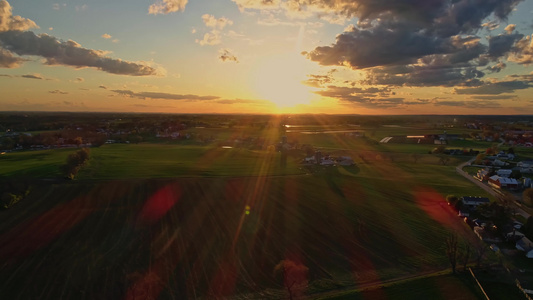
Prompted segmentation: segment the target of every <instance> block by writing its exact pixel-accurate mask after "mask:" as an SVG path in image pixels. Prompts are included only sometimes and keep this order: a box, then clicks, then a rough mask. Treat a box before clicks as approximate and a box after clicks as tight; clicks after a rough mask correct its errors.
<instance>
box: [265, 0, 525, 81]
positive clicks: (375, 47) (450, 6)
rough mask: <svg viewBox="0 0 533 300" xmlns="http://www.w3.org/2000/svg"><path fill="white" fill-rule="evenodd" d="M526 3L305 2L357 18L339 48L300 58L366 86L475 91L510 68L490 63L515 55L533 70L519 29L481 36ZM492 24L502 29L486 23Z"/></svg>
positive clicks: (493, 0) (496, 0) (437, 0)
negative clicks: (349, 74)
mask: <svg viewBox="0 0 533 300" xmlns="http://www.w3.org/2000/svg"><path fill="white" fill-rule="evenodd" d="M521 1H522V0H486V1H471V0H433V1H426V0H405V1H397V0H379V1H371V0H336V1H329V0H299V1H296V2H297V3H299V4H298V5H297V7H299V8H300V9H302V8H303V9H309V8H314V9H315V10H316V11H323V12H327V13H333V14H336V15H341V16H345V17H357V18H359V19H358V20H357V23H355V24H352V25H350V26H348V27H347V28H346V29H345V31H344V32H342V33H341V34H339V35H337V36H336V39H335V42H334V43H333V44H331V45H325V46H319V47H316V48H314V49H313V50H311V51H307V52H303V53H302V54H303V55H305V56H306V57H307V58H308V59H310V60H311V61H314V62H317V63H318V64H320V65H323V66H344V67H348V68H350V69H353V70H362V73H363V74H364V75H366V79H365V80H363V81H362V82H361V83H363V84H384V85H395V86H401V85H406V86H456V85H458V86H475V85H479V84H480V79H481V78H483V77H484V76H485V73H484V70H489V71H491V72H495V71H498V70H501V69H502V68H501V67H503V66H504V65H502V64H500V65H497V66H494V67H492V68H490V67H489V68H487V65H488V64H489V63H490V62H491V61H501V60H502V59H505V58H507V56H508V55H509V54H511V55H512V57H513V59H514V61H516V62H518V63H522V64H528V63H531V62H533V55H529V53H531V54H533V51H530V50H529V48H528V47H529V44H530V43H527V38H523V37H524V36H523V35H521V34H519V33H516V32H515V29H514V27H513V26H507V27H506V31H505V33H504V34H500V35H497V36H491V37H488V38H487V40H485V39H482V38H481V37H479V36H477V35H476V34H477V33H479V32H480V31H481V30H482V29H483V28H489V29H490V28H492V29H493V28H494V27H495V26H496V24H498V23H499V22H500V21H502V20H506V18H507V17H508V16H509V14H510V13H511V12H512V10H513V9H514V8H515V7H516V5H517V4H518V3H519V2H521ZM281 2H282V3H281V4H280V7H283V3H285V2H286V1H281ZM255 3H257V1H255ZM292 9H294V8H292ZM488 17H494V18H495V19H497V21H491V22H486V19H487V18H488ZM484 22H485V23H484ZM486 41H488V42H486ZM532 50H533V48H532ZM308 84H317V81H316V80H315V81H314V82H313V81H308Z"/></svg>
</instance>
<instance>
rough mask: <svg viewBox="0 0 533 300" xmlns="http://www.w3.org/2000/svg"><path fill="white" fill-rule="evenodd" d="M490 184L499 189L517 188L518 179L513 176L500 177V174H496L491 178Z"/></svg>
mask: <svg viewBox="0 0 533 300" xmlns="http://www.w3.org/2000/svg"><path fill="white" fill-rule="evenodd" d="M489 185H490V186H492V187H495V188H497V189H503V188H507V189H517V188H518V181H517V180H516V179H513V178H505V177H500V176H498V175H494V176H491V177H490V178H489Z"/></svg>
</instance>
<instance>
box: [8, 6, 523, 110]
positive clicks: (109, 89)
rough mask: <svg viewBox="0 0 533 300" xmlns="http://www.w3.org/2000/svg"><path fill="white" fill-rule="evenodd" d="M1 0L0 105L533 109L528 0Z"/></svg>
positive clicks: (58, 107) (43, 107) (33, 107)
mask: <svg viewBox="0 0 533 300" xmlns="http://www.w3.org/2000/svg"><path fill="white" fill-rule="evenodd" d="M56 1H57V0H52V1H48V0H39V1H33V0H16V1H15V0H10V1H6V0H0V111H92V112H107V111H112V112H163V113H261V114H266V113H327V114H376V115H398V114H520V115H523V114H533V65H532V64H533V0H114V1H108V0H91V1H84V0H64V1H60V2H56Z"/></svg>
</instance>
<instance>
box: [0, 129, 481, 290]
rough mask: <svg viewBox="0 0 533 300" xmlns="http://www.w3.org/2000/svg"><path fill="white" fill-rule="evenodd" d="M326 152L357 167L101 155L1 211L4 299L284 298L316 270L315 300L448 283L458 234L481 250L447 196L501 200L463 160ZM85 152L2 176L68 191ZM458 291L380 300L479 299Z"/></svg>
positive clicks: (210, 151)
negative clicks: (450, 251)
mask: <svg viewBox="0 0 533 300" xmlns="http://www.w3.org/2000/svg"><path fill="white" fill-rule="evenodd" d="M314 139H315V140H316V144H320V145H324V147H326V146H328V145H329V146H331V147H330V148H331V149H330V150H327V151H331V153H332V154H346V155H351V156H352V157H353V158H354V159H355V161H356V166H355V167H337V168H325V167H317V168H314V169H312V172H311V174H310V172H309V169H307V168H303V167H302V166H300V165H298V164H297V159H296V157H289V159H288V163H287V167H285V168H283V167H281V165H280V157H279V155H280V154H268V153H266V152H265V151H251V150H247V149H223V148H221V147H208V146H200V145H173V144H168V145H165V144H150V143H144V144H138V145H134V144H114V145H104V146H102V147H100V148H92V149H91V158H90V160H89V163H88V165H86V166H85V167H83V168H82V170H81V171H80V173H79V174H78V180H75V181H72V182H64V183H62V184H46V183H43V182H39V181H36V182H35V183H34V184H33V186H32V189H31V191H32V192H31V193H30V195H29V196H28V197H27V198H26V199H24V200H23V201H21V202H19V203H18V204H17V205H16V206H14V207H13V208H11V209H10V210H5V211H0V219H1V220H2V222H0V244H2V245H3V246H2V247H0V257H1V258H3V262H2V264H0V291H2V295H6V297H8V299H37V298H38V299H58V298H73V299H117V298H127V299H133V298H147V299H152V298H154V299H155V298H158V297H159V298H161V299H184V298H201V297H205V298H217V297H218V298H221V297H231V296H234V297H235V298H239V297H241V298H242V297H244V298H251V299H280V298H285V297H286V296H287V295H286V292H285V290H284V289H283V285H282V283H283V279H281V278H280V275H279V274H276V272H275V267H276V265H278V264H279V263H280V262H281V261H283V260H290V261H292V262H294V263H296V264H298V265H301V266H305V267H306V268H307V270H308V271H307V272H306V273H305V277H304V278H300V280H302V281H305V282H308V283H309V285H308V288H307V289H304V290H302V291H300V292H301V293H302V294H304V295H307V296H309V297H311V298H313V295H318V294H320V293H323V292H326V291H329V290H332V289H338V288H343V289H354V288H357V287H360V286H365V285H366V284H371V283H372V284H375V283H378V284H379V283H380V282H387V281H389V280H394V279H395V278H401V277H403V276H410V275H412V274H416V273H426V272H433V271H441V270H445V269H447V268H448V267H449V263H448V261H447V258H446V255H445V249H444V248H445V239H446V237H448V236H449V234H450V232H457V233H458V235H459V236H460V239H461V240H464V241H470V242H472V243H475V242H477V241H478V240H477V238H476V237H475V236H474V235H473V233H472V231H471V230H470V229H469V228H468V226H467V225H466V224H464V223H463V222H462V221H461V220H460V219H459V218H457V217H456V215H455V213H454V212H452V211H451V210H449V207H448V206H447V205H446V204H445V202H444V198H445V196H446V195H447V194H455V195H459V196H462V195H476V196H487V195H486V194H485V193H484V192H482V191H481V190H479V188H478V187H476V186H475V185H474V184H472V183H470V182H469V181H467V180H465V179H464V178H462V177H461V176H459V175H457V174H456V173H455V165H456V164H458V163H460V162H461V161H462V158H452V160H451V161H450V163H449V165H441V164H440V163H439V161H438V157H436V156H434V155H429V154H427V151H426V149H425V148H423V149H418V150H416V151H420V157H419V158H418V159H417V160H416V161H415V159H414V158H413V157H412V153H410V151H411V150H412V149H414V148H413V146H412V145H408V147H409V148H407V147H406V148H404V149H401V147H399V146H390V147H389V146H388V145H386V146H383V145H379V144H376V143H373V142H369V141H364V140H356V139H352V140H343V139H339V137H338V136H335V135H324V136H322V135H314ZM300 143H302V141H300ZM402 146H403V145H402ZM74 151H75V150H74V149H70V150H54V151H35V152H20V153H9V154H8V155H5V156H3V157H0V163H2V166H5V168H2V169H1V170H0V172H1V173H0V176H5V177H6V178H14V177H16V176H21V177H23V176H27V177H31V178H57V177H61V174H60V173H58V172H59V171H58V168H57V165H61V164H63V163H64V162H65V159H66V156H67V155H68V154H70V153H72V152H74ZM456 280H457V279H456V278H455V277H450V276H444V277H435V278H431V279H426V281H422V282H419V284H420V285H421V286H422V287H423V288H420V290H419V291H418V292H415V291H413V287H412V285H410V283H405V285H402V286H394V287H393V286H391V287H387V288H383V289H380V290H376V291H371V293H374V292H376V293H379V295H386V296H387V297H390V298H391V299H400V298H401V295H407V298H410V297H411V296H413V297H415V296H416V297H422V298H424V297H425V296H428V297H432V298H433V297H435V298H437V299H439V298H440V299H449V298H450V297H452V298H453V295H455V294H453V291H452V292H450V291H449V290H448V288H447V287H448V286H453V285H457V286H458V289H459V290H460V291H463V290H464V291H465V292H464V293H465V294H466V295H470V294H469V292H468V291H467V290H468V289H469V288H468V285H465V284H464V283H463V284H461V283H459V282H457V281H456ZM440 287H443V289H440ZM417 293H418V294H417ZM470 293H471V294H472V295H474V294H475V293H474V292H472V291H470ZM246 295H248V296H246ZM369 295H370V296H372V295H374V294H369ZM379 295H378V294H376V297H377V296H379ZM358 297H359V296H358ZM372 297H373V296H372ZM372 297H371V298H372ZM355 299H358V298H355ZM360 299H368V297H367V295H365V294H362V295H360ZM372 299H373V298H372ZM378 299H379V298H378ZM387 299H388V298H387ZM402 299H405V297H404V298H402ZM465 299H477V298H465Z"/></svg>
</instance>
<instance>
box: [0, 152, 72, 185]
mask: <svg viewBox="0 0 533 300" xmlns="http://www.w3.org/2000/svg"><path fill="white" fill-rule="evenodd" d="M74 151H75V150H73V149H56V150H39V151H24V152H9V153H6V154H2V155H0V179H1V178H6V179H7V178H28V177H29V178H56V177H61V176H62V174H61V170H60V167H61V165H63V164H65V161H66V160H67V156H68V155H69V154H70V153H72V152H74Z"/></svg>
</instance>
